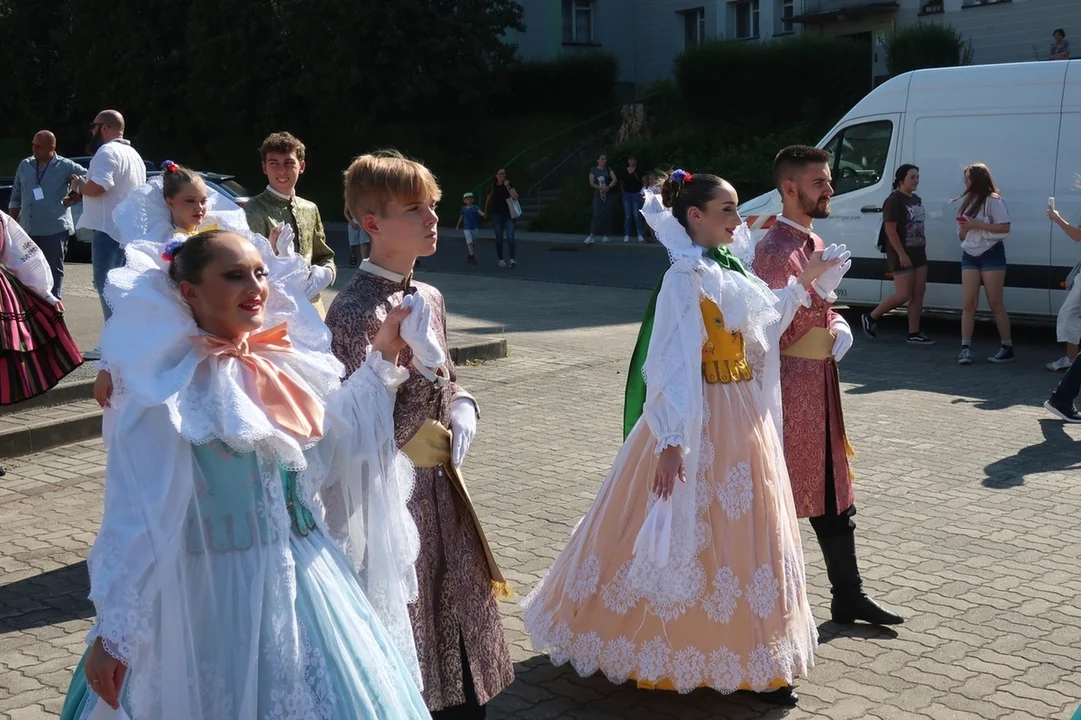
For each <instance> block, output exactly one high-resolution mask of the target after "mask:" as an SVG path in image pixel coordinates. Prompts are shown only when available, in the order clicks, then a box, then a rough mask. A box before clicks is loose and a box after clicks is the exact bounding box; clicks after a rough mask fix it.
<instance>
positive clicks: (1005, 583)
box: [0, 276, 1081, 720]
mask: <svg viewBox="0 0 1081 720" xmlns="http://www.w3.org/2000/svg"><path fill="white" fill-rule="evenodd" d="M437 282H438V284H439V285H440V286H441V287H442V289H443V290H444V293H445V295H446V296H447V301H448V306H449V307H450V308H451V310H453V311H456V312H455V313H453V314H452V316H451V328H452V330H454V331H456V332H459V333H473V334H475V335H478V336H482V337H492V336H496V337H505V338H506V339H507V341H508V344H509V348H510V353H509V357H507V358H506V359H504V360H498V361H492V362H481V363H472V364H469V365H467V366H464V367H461V368H459V378H460V380H461V382H462V383H463V384H464V385H465V386H466V387H467V388H469V389H470V390H471V391H472V392H473V393H474V394H475V395H476V396H477V398H478V400H479V402H480V407H481V421H480V426H479V434H478V436H477V439H476V441H475V443H474V444H473V447H472V449H471V451H470V455H469V457H468V459H467V462H466V464H465V467H464V471H465V475H466V479H467V481H468V482H469V484H470V488H471V492H472V494H473V496H474V499H475V501H476V503H477V506H478V510H479V512H480V515H481V518H482V519H483V521H484V522H485V524H486V527H487V530H488V534H489V538H490V540H491V541H492V544H493V548H494V551H495V553H496V555H497V556H498V558H499V560H500V562H501V565H502V567H503V569H504V572H506V574H507V575H508V578H509V579H510V581H511V582H512V583H513V584H514V586H515V587H516V589H517V590H518V591H519V593H520V594H524V593H526V592H528V591H529V590H530V589H531V588H532V587H533V585H534V584H535V583H536V582H537V581H538V580H539V579H540V577H541V576H542V575H543V573H544V572H545V570H547V568H548V567H549V566H550V564H551V562H552V561H553V560H554V558H555V557H556V555H557V554H558V553H559V551H560V550H561V549H562V547H563V546H564V544H565V543H566V541H567V538H568V537H569V535H570V533H571V530H572V528H573V527H574V525H575V523H576V522H577V521H578V519H579V518H580V517H581V516H582V514H583V513H585V512H586V511H587V510H588V508H589V506H590V504H591V503H592V501H593V497H594V494H595V493H596V491H597V488H598V487H599V486H600V483H601V482H602V481H603V480H604V477H605V474H606V473H607V471H608V469H609V467H610V464H611V462H612V460H613V459H614V457H615V454H616V452H617V451H618V449H619V444H620V441H621V417H622V404H623V401H622V397H623V385H624V382H625V380H626V367H627V359H628V357H629V353H630V351H631V349H632V347H633V344H634V340H635V333H636V331H637V325H636V323H637V321H638V319H639V318H640V314H641V311H642V308H643V307H644V305H645V302H646V300H647V299H648V293H647V292H643V291H640V290H623V289H614V288H598V287H584V286H575V285H557V284H550V283H537V282H523V281H510V280H504V279H493V278H478V277H469V276H453V277H451V276H439V277H438V279H437ZM853 324H854V325H855V323H853ZM981 327H982V326H981ZM928 332H934V333H935V334H936V336H939V337H945V336H946V335H947V334H948V333H953V334H956V328H955V326H953V325H949V324H945V323H940V324H938V325H936V324H934V323H933V322H932V323H930V324H929V327H928ZM1029 336H1030V339H1029V341H1028V342H1027V343H1025V344H1022V342H1021V340H1020V339H1019V340H1018V343H1019V355H1020V359H1019V361H1018V362H1017V363H1015V364H1014V365H1013V366H1010V367H997V366H991V365H981V364H976V365H973V366H972V367H970V368H959V367H958V366H956V365H955V364H954V362H953V355H954V351H955V348H954V347H953V346H952V345H953V344H952V343H946V342H942V343H939V345H937V346H935V347H932V348H910V347H908V346H906V345H905V344H904V343H903V327H902V325H901V324H900V322H899V321H895V320H894V319H893V318H887V319H886V320H885V321H883V322H882V323H881V324H880V330H879V339H878V340H877V341H876V342H870V341H865V340H864V339H863V338H862V337H859V338H857V340H856V345H855V347H854V348H853V350H852V351H851V352H850V353H849V355H848V356H847V357H846V358H845V360H844V362H843V363H842V367H841V372H842V381H843V386H844V391H845V396H844V401H845V417H846V420H847V421H848V425H849V436H850V439H851V440H852V442H853V444H854V445H855V447H856V450H857V453H858V455H857V458H856V460H855V468H856V474H857V479H856V492H857V503H858V507H859V515H858V516H857V517H856V521H857V523H858V525H859V530H858V540H859V549H860V559H861V567H862V569H863V572H864V576H865V581H866V585H867V590H868V591H869V592H870V593H872V594H873V595H874V596H875V597H877V598H879V599H880V600H882V601H884V602H887V603H888V604H890V605H891V606H893V607H895V608H896V609H898V610H899V611H900V612H902V613H904V614H905V615H906V617H907V618H908V622H906V623H905V624H904V625H902V626H900V627H898V628H896V629H895V630H896V631H895V632H894V631H883V630H879V629H873V628H859V627H855V628H841V627H837V626H833V625H832V624H828V623H826V624H823V630H822V639H823V645H822V646H821V647H820V649H819V653H818V657H817V664H816V667H815V668H814V669H813V670H812V671H811V672H810V676H809V677H808V678H806V679H804V680H802V681H801V682H800V683H799V688H798V690H799V692H800V694H801V695H802V697H803V702H802V703H801V707H800V708H797V709H795V710H792V711H789V712H787V713H782V712H780V711H778V710H776V709H773V708H770V707H768V706H766V705H764V704H762V703H760V702H758V701H757V700H756V699H755V698H754V697H753V696H750V695H748V694H736V695H733V696H729V697H723V696H720V695H718V694H716V693H713V692H710V691H697V692H695V693H691V694H690V695H676V694H674V693H665V692H647V691H638V690H636V689H635V688H634V685H633V684H632V683H628V684H625V685H623V686H619V687H614V686H612V685H611V684H609V683H608V682H607V681H606V680H605V679H604V678H603V677H602V676H600V675H597V676H594V677H592V678H589V679H586V680H583V679H581V678H579V677H578V676H577V674H575V673H574V671H573V670H572V669H570V668H569V667H567V666H564V667H561V668H556V667H553V666H552V665H551V664H550V663H549V662H548V660H547V658H545V657H543V656H540V655H538V653H536V652H535V651H533V650H532V646H531V643H530V641H529V639H528V638H527V637H526V636H525V633H524V630H523V627H522V622H521V613H520V611H519V609H518V607H517V606H516V605H515V604H513V603H507V602H504V603H501V604H500V608H501V610H502V612H503V613H504V616H505V620H506V622H505V627H506V630H507V639H508V641H509V643H510V645H511V648H512V656H513V659H514V661H515V663H516V669H517V681H516V682H515V683H514V685H512V686H511V687H510V688H509V689H508V690H507V691H506V692H505V693H503V694H502V695H500V696H499V697H497V698H496V699H495V700H494V701H493V702H492V704H491V706H490V708H489V718H493V720H503V719H510V718H514V719H515V720H517V719H519V718H521V719H526V718H571V719H572V720H617V719H618V720H647V719H648V720H653V719H654V718H686V719H688V720H697V719H698V718H731V719H733V720H742V719H743V718H748V719H750V718H780V717H782V716H783V717H786V718H789V719H791V720H810V719H812V718H828V719H829V720H841V719H842V718H861V719H863V718H866V719H867V720H924V719H925V718H931V719H932V720H974V719H975V718H980V719H981V720H1007V719H1011V718H1017V719H1018V720H1025V719H1029V718H1039V719H1040V720H1048V719H1049V718H1055V719H1058V718H1065V717H1068V716H1069V714H1070V713H1071V712H1072V711H1073V710H1074V709H1075V708H1076V706H1077V705H1078V704H1081V655H1079V654H1078V650H1077V649H1078V647H1079V645H1081V608H1079V607H1078V606H1077V602H1076V598H1077V597H1078V596H1079V595H1081V562H1079V560H1078V556H1077V547H1079V546H1081V526H1079V525H1078V524H1077V522H1076V518H1077V517H1078V516H1081V473H1079V472H1077V470H1078V469H1081V452H1078V448H1081V445H1079V444H1078V440H1079V439H1081V428H1078V427H1067V426H1064V425H1062V424H1061V423H1058V422H1056V421H1053V420H1051V419H1049V417H1048V416H1046V415H1045V413H1044V412H1043V411H1042V409H1040V407H1039V405H1040V403H1042V401H1043V400H1044V399H1046V395H1047V394H1048V393H1049V392H1050V390H1051V388H1052V386H1053V384H1054V382H1055V380H1056V378H1055V376H1053V375H1051V374H1049V373H1047V372H1046V371H1044V370H1043V369H1042V363H1043V362H1046V361H1047V360H1048V359H1053V358H1054V357H1057V356H1058V355H1059V354H1061V353H1060V352H1059V350H1060V348H1058V347H1057V346H1055V345H1053V344H1051V342H1050V341H1046V342H1043V344H1039V343H1038V342H1036V341H1035V340H1033V339H1032V338H1036V337H1038V332H1037V331H1029ZM980 337H982V338H983V339H982V340H981V339H980ZM1019 337H1024V336H1023V335H1020V334H1019ZM980 342H983V343H984V344H986V345H987V346H988V347H987V349H988V350H990V349H992V347H991V346H992V345H993V342H991V340H990V339H989V338H988V336H987V333H986V331H983V335H982V336H980V335H978V338H977V343H980ZM983 350H984V348H980V351H981V352H983ZM981 357H982V356H981ZM9 420H10V416H9ZM104 461H105V458H104V453H103V452H102V449H101V444H100V441H87V442H82V443H76V444H74V445H69V446H65V447H61V448H55V449H53V450H51V451H49V452H46V453H41V454H37V455H28V456H24V457H20V458H16V459H13V460H11V461H7V462H6V463H5V467H6V468H7V470H8V476H7V477H6V478H3V479H0V717H6V718H27V719H29V718H39V717H51V716H55V714H56V712H57V711H58V710H59V707H60V703H61V702H62V693H63V692H64V690H65V689H66V686H67V678H68V677H70V672H71V669H72V668H73V667H74V665H75V664H76V663H77V662H78V659H79V656H80V655H81V653H82V652H83V650H84V648H85V645H84V642H83V641H84V637H85V634H86V631H87V629H88V628H89V626H90V624H91V622H92V617H91V615H92V612H93V608H92V607H91V606H90V604H89V603H88V602H87V601H86V600H85V598H86V593H87V591H88V587H87V575H86V568H85V564H84V560H85V557H86V552H87V551H88V549H89V546H90V544H91V543H92V542H93V539H94V534H95V532H96V530H97V524H98V521H99V519H100V513H101V503H102V477H103V473H104ZM801 527H802V530H803V533H804V538H805V549H806V553H807V556H806V559H807V564H808V580H809V583H810V586H809V589H808V590H809V595H810V597H811V602H812V607H813V610H814V612H815V615H816V617H817V618H818V619H819V621H820V622H824V621H825V619H826V616H827V613H828V607H829V587H828V583H827V580H826V576H825V569H824V566H823V562H822V557H821V553H820V552H819V550H818V548H817V545H816V544H815V543H814V541H813V534H812V533H811V531H810V527H809V525H808V524H807V523H806V522H804V523H802V525H801Z"/></svg>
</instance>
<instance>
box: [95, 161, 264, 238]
mask: <svg viewBox="0 0 1081 720" xmlns="http://www.w3.org/2000/svg"><path fill="white" fill-rule="evenodd" d="M162 177H163V176H157V177H153V178H150V180H149V181H148V182H147V183H146V184H145V185H142V186H140V187H137V188H135V189H134V190H132V191H131V193H130V194H129V195H128V196H127V197H126V198H124V199H123V200H122V201H121V202H120V204H119V205H117V206H116V208H115V209H114V210H113V223H114V224H115V225H116V228H117V237H116V241H117V242H118V243H120V245H122V246H123V245H128V244H130V243H133V242H136V241H140V240H143V241H146V240H149V241H151V242H159V243H165V242H168V241H169V240H170V239H171V238H172V237H173V235H174V234H175V233H176V232H177V229H176V228H175V227H174V226H173V216H172V213H171V212H170V211H169V208H168V206H167V205H166V204H165V199H164V195H163V194H162V183H163V180H162ZM206 196H207V214H206V218H205V219H204V221H203V222H204V224H209V223H217V224H218V225H220V226H221V227H223V228H227V229H229V230H247V229H248V220H247V217H246V216H245V215H244V211H243V210H242V209H240V206H238V205H237V204H236V203H234V202H233V201H232V200H229V199H228V198H226V197H225V196H223V195H222V194H221V193H219V192H218V191H216V190H214V189H213V188H211V187H209V186H208V187H207V189H206Z"/></svg>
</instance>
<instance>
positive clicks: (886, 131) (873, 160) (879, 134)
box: [823, 120, 893, 195]
mask: <svg viewBox="0 0 1081 720" xmlns="http://www.w3.org/2000/svg"><path fill="white" fill-rule="evenodd" d="M892 137H893V123H892V122H890V121H889V120H875V121H873V122H867V123H861V124H859V125H852V126H850V127H846V128H844V129H843V130H841V131H840V132H839V133H837V134H836V135H834V136H833V137H832V138H831V139H830V140H829V142H827V143H826V144H825V146H824V147H823V149H824V150H826V152H828V153H829V154H830V166H831V171H832V173H833V190H834V195H843V194H844V193H847V192H852V191H853V190H859V189H860V188H865V187H871V186H872V185H877V184H878V183H879V182H881V180H882V174H883V173H884V172H885V169H886V159H887V157H888V155H889V152H890V140H891V139H892Z"/></svg>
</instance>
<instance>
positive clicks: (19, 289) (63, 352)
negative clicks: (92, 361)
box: [0, 268, 83, 405]
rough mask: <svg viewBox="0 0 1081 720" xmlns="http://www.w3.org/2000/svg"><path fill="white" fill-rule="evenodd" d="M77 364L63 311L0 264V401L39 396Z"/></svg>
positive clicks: (10, 402) (77, 355) (80, 361)
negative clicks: (42, 297) (59, 311)
mask: <svg viewBox="0 0 1081 720" xmlns="http://www.w3.org/2000/svg"><path fill="white" fill-rule="evenodd" d="M82 364H83V356H82V354H80V353H79V348H78V347H76V346H75V341H74V340H72V338H71V334H70V333H69V332H68V328H67V326H66V325H64V318H63V316H62V315H61V314H60V313H58V312H57V311H56V309H55V308H54V307H53V306H52V305H50V304H49V303H47V302H46V301H45V300H43V299H41V298H40V297H38V296H37V294H36V293H34V292H33V291H32V290H29V289H28V288H27V287H26V286H25V285H23V284H22V283H20V282H19V281H18V280H17V279H16V278H15V277H14V276H13V275H12V274H11V273H9V272H8V271H7V270H5V269H3V268H0V405H13V404H15V403H19V402H22V401H23V400H29V399H30V398H32V397H36V396H38V395H41V394H42V393H44V392H46V391H47V390H49V389H50V388H52V387H53V386H54V385H56V384H57V383H58V382H60V381H61V380H62V379H63V378H64V377H65V376H66V375H68V374H69V373H70V372H71V371H72V370H74V369H75V368H77V367H79V366H80V365H82Z"/></svg>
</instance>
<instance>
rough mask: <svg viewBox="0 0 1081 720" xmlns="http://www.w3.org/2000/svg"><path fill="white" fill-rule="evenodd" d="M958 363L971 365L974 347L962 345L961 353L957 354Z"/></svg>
mask: <svg viewBox="0 0 1081 720" xmlns="http://www.w3.org/2000/svg"><path fill="white" fill-rule="evenodd" d="M957 364H958V365H971V364H972V348H970V347H969V346H968V345H962V346H961V354H960V355H958V356H957Z"/></svg>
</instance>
